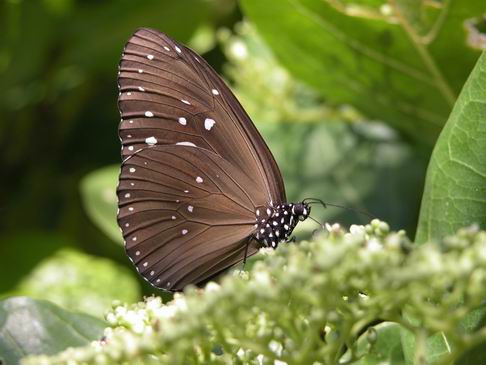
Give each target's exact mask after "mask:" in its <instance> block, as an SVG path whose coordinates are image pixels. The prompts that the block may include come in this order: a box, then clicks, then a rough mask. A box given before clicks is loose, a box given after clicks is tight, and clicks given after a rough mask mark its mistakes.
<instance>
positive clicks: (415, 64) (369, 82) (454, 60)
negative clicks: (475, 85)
mask: <svg viewBox="0 0 486 365" xmlns="http://www.w3.org/2000/svg"><path fill="white" fill-rule="evenodd" d="M241 4H242V7H243V10H244V11H245V14H246V15H247V16H248V17H249V18H250V20H251V21H252V22H253V23H255V24H256V26H257V29H258V30H259V32H260V33H261V35H262V36H263V38H264V39H265V40H266V42H267V43H268V44H269V45H270V47H271V48H272V50H273V51H274V52H275V54H276V56H277V58H278V59H279V60H280V61H281V62H282V64H283V65H284V66H286V67H287V68H288V69H289V70H290V71H291V72H292V73H293V74H294V75H296V76H297V77H299V78H300V79H301V80H303V81H305V82H306V83H307V84H308V85H311V86H312V87H314V88H315V89H316V90H318V91H319V92H320V93H321V94H322V95H323V96H325V97H326V98H327V99H328V100H329V101H331V102H334V103H348V104H351V105H354V106H356V107H357V108H358V109H360V110H361V111H363V112H364V113H366V114H367V115H368V116H369V117H371V118H378V119H381V120H384V121H386V122H388V123H391V124H392V125H394V126H395V127H397V128H399V129H401V130H402V131H404V132H406V133H407V134H408V135H411V136H413V137H414V138H416V139H419V140H425V141H428V142H429V143H430V142H433V141H434V140H435V138H436V137H437V135H438V133H439V131H440V129H441V127H442V126H443V124H444V123H445V121H446V119H447V116H448V114H449V112H450V110H451V108H452V106H453V104H454V101H455V99H456V95H457V94H458V92H459V90H460V88H461V86H462V84H463V83H464V80H465V79H466V78H467V75H468V74H469V72H470V70H471V69H472V67H473V65H474V62H475V61H476V59H477V57H478V55H479V53H478V51H476V50H474V49H473V48H472V47H469V46H468V45H467V42H466V38H467V35H466V30H465V28H464V21H465V20H466V19H468V18H471V17H474V16H478V15H480V14H482V13H483V12H484V11H486V3H484V2H480V1H476V0H461V1H459V0H450V1H443V2H439V1H434V2H430V1H418V0H414V1H405V0H400V1H398V0H396V1H389V2H387V1H384V0H379V1H377V0H373V1H372V0H368V1H360V2H359V3H358V2H354V3H353V2H350V1H340V0H267V1H260V0H241ZM432 5H434V7H432Z"/></svg>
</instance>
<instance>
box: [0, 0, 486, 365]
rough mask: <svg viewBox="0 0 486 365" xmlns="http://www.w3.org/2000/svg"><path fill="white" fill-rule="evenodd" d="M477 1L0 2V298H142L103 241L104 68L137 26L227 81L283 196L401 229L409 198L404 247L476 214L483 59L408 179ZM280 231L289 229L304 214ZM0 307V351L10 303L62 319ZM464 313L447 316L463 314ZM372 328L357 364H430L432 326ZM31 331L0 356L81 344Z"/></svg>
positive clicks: (302, 228)
mask: <svg viewBox="0 0 486 365" xmlns="http://www.w3.org/2000/svg"><path fill="white" fill-rule="evenodd" d="M485 12H486V4H484V3H483V2H480V1H475V0H464V1H459V0H389V1H385V0H365V1H359V2H357V1H353V0H282V1H277V0H266V1H260V0H241V1H240V2H239V3H236V1H235V0H178V1H170V0H162V1H158V0H148V1H144V2H133V1H129V0H120V1H115V0H109V1H104V2H96V1H81V0H77V1H76V0H32V1H30V0H4V1H1V2H0V34H1V35H2V36H1V37H0V76H1V77H0V85H1V86H2V87H1V88H0V166H1V169H2V173H1V176H2V179H1V180H0V181H1V183H0V184H1V185H0V260H1V261H0V297H7V296H10V295H13V294H25V295H29V296H33V297H36V298H43V299H48V300H51V301H54V302H56V303H57V304H59V305H60V306H61V307H64V308H67V309H74V310H81V311H83V312H87V313H92V314H95V315H97V316H100V315H101V314H102V313H103V312H105V311H106V310H107V309H108V308H109V305H110V302H111V301H112V300H113V299H118V300H122V301H124V302H128V303H131V302H135V301H137V300H139V299H140V294H141V293H144V294H150V293H154V291H153V289H151V288H149V286H148V284H146V283H145V282H143V281H142V280H140V279H139V278H138V276H137V275H136V273H135V270H133V267H132V266H131V264H130V263H129V260H128V259H127V258H126V256H125V254H124V250H123V248H122V246H121V245H120V244H114V242H116V243H121V242H122V240H121V237H120V233H119V229H118V227H117V225H116V220H115V216H116V196H115V193H114V190H115V187H116V182H117V175H118V170H119V163H120V155H119V151H120V150H119V149H120V145H119V140H118V137H117V125H118V123H119V116H118V115H119V114H118V111H117V107H116V99H117V92H118V91H117V85H116V72H117V64H118V62H119V58H120V53H121V50H122V48H123V45H124V43H125V42H126V40H127V38H128V37H129V35H130V34H131V33H132V32H133V31H134V30H135V29H137V28H138V27H142V26H144V27H154V28H157V29H160V30H162V31H164V32H166V33H168V34H169V35H171V36H172V37H174V38H175V39H177V40H178V41H180V42H183V43H186V44H188V45H189V46H191V47H192V48H194V49H195V50H196V51H198V52H200V53H202V54H203V56H204V57H205V58H206V59H207V60H208V61H209V63H210V64H211V65H213V67H215V69H216V70H217V71H218V72H219V73H220V74H222V75H223V76H224V77H225V78H226V79H227V80H228V81H229V83H230V85H231V86H232V89H233V90H234V91H235V93H236V94H237V96H238V98H239V99H240V100H241V102H242V104H243V106H244V107H245V109H246V110H247V111H248V112H249V114H250V115H251V117H252V119H253V120H254V122H255V124H256V125H257V127H258V129H259V130H260V131H261V133H262V135H263V136H264V138H265V140H266V142H267V143H268V145H269V146H270V149H271V150H272V152H273V153H274V155H275V157H276V159H277V161H278V163H279V166H280V168H281V170H282V173H283V175H284V178H285V184H286V189H287V195H288V197H289V199H290V200H294V201H296V200H299V199H303V198H305V197H316V198H321V199H323V200H324V201H326V202H329V203H337V204H341V205H345V206H348V207H351V208H355V209H360V210H365V211H368V212H370V213H371V214H373V215H375V216H378V217H380V218H382V219H384V220H386V221H387V222H389V223H390V225H391V226H392V227H393V228H394V229H402V228H404V229H406V230H407V232H408V234H409V235H410V236H413V235H414V233H415V230H416V229H417V218H418V212H419V209H420V204H421V200H422V205H423V207H422V213H421V219H420V225H419V226H418V238H419V240H420V241H425V240H426V239H428V238H437V239H439V238H440V237H442V236H443V235H444V234H446V233H453V232H455V231H456V230H457V228H459V227H460V226H465V225H468V224H470V223H473V221H475V222H478V223H483V221H484V218H483V217H484V209H483V208H482V205H484V204H483V203H484V189H483V188H482V186H483V185H484V171H483V170H484V168H483V165H484V161H485V158H484V156H483V155H484V151H485V149H484V148H483V143H484V138H483V134H484V130H483V129H484V128H483V127H482V120H483V119H484V117H485V115H484V114H485V113H484V111H483V110H482V109H483V108H482V106H483V104H484V100H485V96H484V95H483V94H484V93H483V91H482V86H481V85H482V84H483V78H484V77H483V70H484V66H481V65H480V66H478V67H479V68H477V69H476V71H475V72H474V73H473V74H472V76H471V77H472V79H471V80H470V81H469V82H468V84H467V85H468V86H467V87H466V88H465V89H464V91H463V92H462V93H461V97H460V99H459V100H458V102H457V103H456V106H455V108H454V111H453V113H452V114H451V116H450V118H449V122H448V124H447V127H446V128H445V130H444V133H443V134H442V135H441V136H440V138H439V142H438V144H437V146H436V147H435V151H434V154H433V155H432V160H431V164H430V166H431V167H430V169H429V170H428V177H427V182H426V185H425V189H426V193H425V195H424V196H423V197H422V190H423V187H424V179H425V169H426V165H427V163H428V160H429V157H430V156H431V151H432V147H433V145H434V142H435V140H436V138H437V137H438V135H439V132H440V131H441V129H442V126H443V125H444V124H445V122H446V120H447V118H448V115H449V113H450V111H451V109H452V107H453V105H454V103H455V101H456V100H455V99H456V96H457V95H459V93H460V91H461V88H462V87H463V84H464V82H465V81H466V78H467V76H468V75H469V74H470V72H471V70H472V68H473V66H474V64H475V62H476V60H477V58H478V57H479V54H480V49H481V48H485V47H486V46H485V45H484V39H483V37H482V33H481V32H483V33H484V29H483V28H482V25H483V24H484V18H483V17H482V14H483V13H485ZM483 58H484V57H483ZM483 63H484V60H483ZM481 67H482V68H481ZM446 214H447V216H446ZM313 216H314V217H315V218H316V219H318V220H319V221H323V222H324V221H339V222H341V223H342V224H344V225H349V224H351V223H364V222H366V221H368V218H367V217H366V216H365V215H361V214H357V213H356V212H350V211H346V210H339V209H335V208H328V209H322V208H319V207H316V208H315V209H313ZM298 227H299V228H298V230H296V234H297V236H298V237H306V236H309V234H310V233H311V232H312V231H313V230H314V229H316V228H317V227H318V226H317V225H315V224H314V223H313V222H311V221H310V220H308V221H306V222H305V223H304V224H301V225H299V226H298ZM482 228H486V227H482ZM481 237H482V236H481ZM311 245H312V244H311ZM305 249H306V248H305ZM424 250H426V249H424ZM424 252H425V251H424ZM284 255H285V253H284ZM256 265H257V266H258V265H259V264H258V263H257V264H256ZM250 267H251V265H250ZM128 268H129V269H128ZM390 269H393V268H392V267H391V268H390ZM279 270H280V268H277V269H276V272H277V273H280V271H279ZM283 272H284V271H282V275H283ZM383 275H384V274H383ZM380 279H382V278H380ZM247 289H248V288H247ZM247 289H244V290H247ZM248 290H249V289H248ZM157 294H158V295H161V296H162V297H163V299H164V300H167V299H168V298H169V297H170V295H168V294H166V293H163V294H160V293H157ZM392 294H393V293H392ZM410 297H412V294H410V295H409V298H408V299H410ZM228 300H229V299H228ZM0 305H1V307H0V331H3V332H0V350H1V349H2V346H4V348H6V347H8V346H10V345H8V346H7V345H5V343H6V342H7V340H5V338H6V335H5V333H6V332H5V331H7V332H8V333H11V331H14V332H15V331H20V330H21V326H19V325H18V324H17V323H13V324H12V321H14V320H18V318H19V317H18V313H24V312H19V311H25V313H27V314H26V316H27V315H29V316H31V317H26V318H33V319H35V318H36V316H39V318H41V322H42V321H43V318H44V317H45V315H46V314H45V313H46V312H45V311H46V310H47V311H48V312H49V311H50V312H52V313H56V315H59V313H62V314H61V316H62V317H63V318H70V317H71V314H70V313H67V312H64V311H63V309H62V308H57V307H55V306H52V307H51V304H46V303H45V302H42V301H35V300H31V299H10V300H9V299H6V300H4V301H3V302H0ZM19 308H20V309H19ZM46 308H48V309H46ZM380 308H381V307H380ZM469 309H470V308H469ZM475 313H476V314H475V316H474V315H470V316H469V317H467V318H466V319H467V321H469V322H467V321H459V322H460V326H463V327H464V328H466V327H467V326H468V325H469V327H468V328H469V329H471V328H475V326H477V325H478V323H481V321H482V312H481V313H479V314H478V312H475ZM76 316H77V315H76ZM54 317H55V315H54ZM389 319H390V318H389ZM414 319H415V318H408V319H407V320H410V321H411V322H413V320H414ZM46 321H47V322H45V323H51V322H50V321H51V320H50V319H49V320H46ZM87 321H88V322H89V321H91V319H89V320H87ZM81 322H82V320H81ZM425 322H426V321H424V323H422V325H424V326H425V327H426V328H429V329H430V328H434V329H437V328H436V327H430V326H429V327H427V326H428V325H429V324H428V323H425ZM42 323H44V322H42ZM97 323H98V325H99V322H97ZM191 323H192V322H191ZM194 323H196V322H194ZM468 323H469V324H468ZM12 325H13V326H14V327H9V326H12ZM98 325H94V327H93V328H94V329H97V328H98V329H99V326H98ZM186 325H188V326H189V327H190V326H191V324H187V323H186ZM1 326H3V327H1ZM15 326H16V327H15ZM49 326H50V324H48V325H47V327H49ZM49 328H50V329H52V330H53V331H54V332H56V331H63V330H64V329H62V328H60V327H58V324H56V325H54V327H49ZM242 328H243V327H242ZM417 328H418V327H417ZM461 328H462V327H461ZM26 330H28V327H26ZM375 330H376V339H375V340H374V341H376V346H375V347H373V346H371V347H372V348H371V350H370V352H369V353H368V355H367V356H366V357H365V358H364V359H363V361H361V362H360V363H363V364H368V363H369V364H375V363H378V362H380V361H382V360H383V359H388V360H393V363H394V364H395V363H397V364H402V363H403V361H405V362H406V363H407V364H408V363H411V361H413V359H412V357H413V356H414V354H415V353H416V344H417V343H418V344H421V345H423V346H425V347H426V352H427V354H432V355H434V356H435V355H437V356H438V358H441V356H442V355H441V354H442V353H443V351H444V348H447V346H448V345H447V344H444V341H443V340H444V338H443V336H442V332H440V333H438V334H436V335H432V333H431V332H427V333H426V334H423V333H419V332H414V333H413V334H410V333H409V334H408V335H407V333H404V331H403V330H402V328H401V327H400V328H398V327H397V325H396V323H391V322H385V323H382V324H380V325H378V326H376V328H375ZM236 332H237V331H236ZM236 332H235V333H236ZM412 332H413V331H412ZM15 333H19V337H21V336H22V334H24V333H25V332H22V331H20V332H15ZM98 334H99V332H96V333H91V334H89V335H87V336H85V337H83V341H85V342H86V341H88V339H94V338H96V337H97V335H98ZM46 335H49V331H47V332H46ZM368 335H369V336H371V337H372V336H373V334H368ZM430 335H432V336H430ZM368 340H369V339H368V338H367V337H366V338H365V337H363V336H362V337H360V338H359V339H358V341H357V342H356V346H357V349H361V350H362V349H363V348H366V349H370V345H369V341H368ZM2 341H3V342H2ZM452 341H454V339H452ZM54 342H55V341H54ZM122 342H123V341H122ZM122 342H121V343H122ZM45 343H46V344H47V347H46V348H45V349H44V350H43V349H41V348H39V347H35V346H34V347H32V348H30V347H29V348H27V347H26V348H25V349H21V348H20V350H18V349H17V350H18V351H20V352H18V351H17V350H15V351H14V352H13V353H9V354H8V356H9V357H7V356H6V355H5V354H3V353H1V351H0V360H2V359H3V360H5V359H7V360H8V361H10V363H13V364H15V363H16V362H17V361H18V359H19V358H20V357H21V355H20V354H21V353H41V352H43V351H45V353H48V354H50V353H54V352H57V351H58V350H60V349H62V348H64V347H66V346H68V345H69V344H72V345H80V344H82V343H81V342H79V343H78V342H76V341H74V342H72V341H71V340H70V337H69V336H67V337H66V341H65V342H62V343H61V344H52V347H49V346H50V345H51V340H49V339H48V338H46V340H45ZM27 345H29V346H30V344H29V343H28V344H27ZM182 345H183V344H182ZM182 345H181V346H182ZM446 345H447V346H446ZM63 346H64V347H63ZM9 348H10V347H9ZM421 351H422V350H421ZM247 355H248V354H247V353H245V354H244V356H247ZM297 355H298V354H297ZM248 356H250V357H251V356H253V355H252V354H249V355H248ZM468 356H470V357H466V358H464V359H463V360H462V361H463V362H462V363H463V364H467V363H476V362H475V361H479V360H478V359H482V358H484V356H483V353H482V352H481V351H480V350H478V351H477V352H476V353H474V352H471V353H469V354H468ZM12 359H13V360H12ZM429 360H430V358H429ZM10 363H9V365H10Z"/></svg>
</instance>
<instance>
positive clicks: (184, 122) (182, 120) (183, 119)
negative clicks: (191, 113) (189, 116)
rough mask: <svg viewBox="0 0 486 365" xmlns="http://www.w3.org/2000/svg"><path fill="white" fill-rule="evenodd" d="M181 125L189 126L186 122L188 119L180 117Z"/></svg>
mask: <svg viewBox="0 0 486 365" xmlns="http://www.w3.org/2000/svg"><path fill="white" fill-rule="evenodd" d="M179 123H180V124H182V125H186V124H187V120H186V118H184V117H180V118H179Z"/></svg>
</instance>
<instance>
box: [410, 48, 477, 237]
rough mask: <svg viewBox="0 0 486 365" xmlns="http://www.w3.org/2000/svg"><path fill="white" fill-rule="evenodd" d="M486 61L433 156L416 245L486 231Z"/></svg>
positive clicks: (469, 83) (474, 75) (464, 92)
mask: <svg viewBox="0 0 486 365" xmlns="http://www.w3.org/2000/svg"><path fill="white" fill-rule="evenodd" d="M484 85H486V55H485V54H483V55H482V56H481V58H480V59H479V60H478V63H477V65H476V67H475V68H474V70H473V72H472V73H471V76H470V77H469V79H468V81H467V83H466V84H465V86H464V89H463V90H462V92H461V95H460V96H459V99H458V100H457V102H456V105H455V107H454V110H453V111H452V113H451V115H450V117H449V120H448V122H447V124H446V126H445V127H444V130H443V131H442V133H441V135H440V137H439V139H438V141H437V144H436V146H435V148H434V151H433V153H432V157H431V160H430V163H429V167H428V170H427V177H426V183H425V191H424V195H423V198H422V207H421V211H420V218H419V226H418V230H417V236H416V241H417V242H420V243H421V242H424V241H426V240H429V239H432V238H438V237H441V236H444V235H447V234H452V233H453V232H454V231H455V230H457V229H458V228H459V227H464V226H467V225H470V224H473V223H477V224H480V225H481V226H482V227H483V228H485V227H486V124H485V123H486V88H485V86H484Z"/></svg>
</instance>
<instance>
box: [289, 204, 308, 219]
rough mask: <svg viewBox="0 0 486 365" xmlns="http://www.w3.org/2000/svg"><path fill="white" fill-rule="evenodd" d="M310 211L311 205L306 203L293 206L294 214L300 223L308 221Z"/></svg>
mask: <svg viewBox="0 0 486 365" xmlns="http://www.w3.org/2000/svg"><path fill="white" fill-rule="evenodd" d="M310 211H311V207H310V205H309V204H307V203H305V202H302V203H297V204H294V205H293V206H292V214H294V215H295V216H296V217H297V218H298V219H299V221H304V220H306V219H307V217H308V216H309V214H310Z"/></svg>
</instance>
